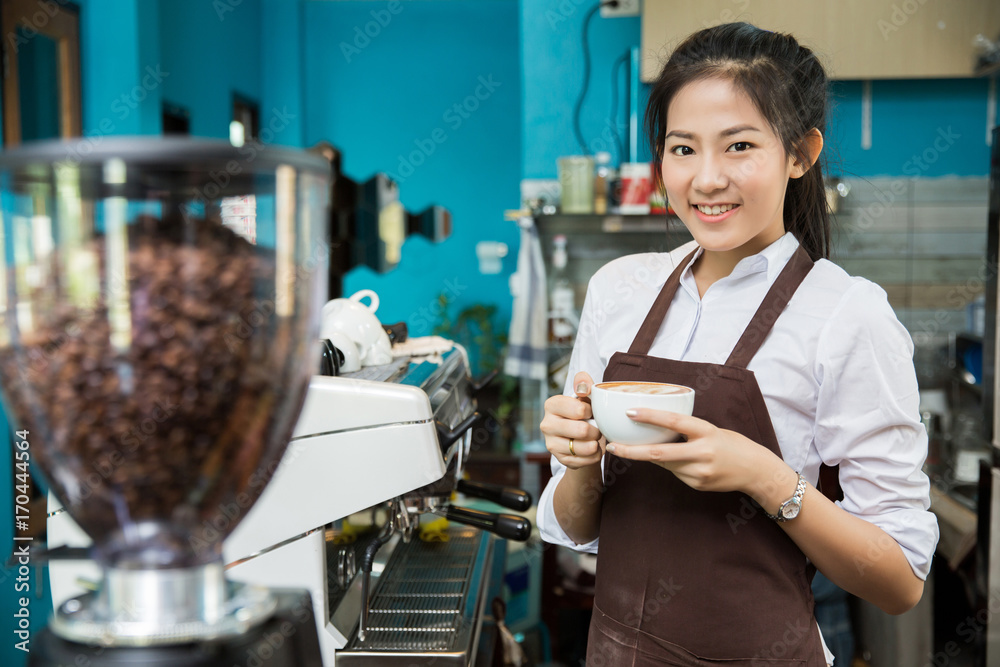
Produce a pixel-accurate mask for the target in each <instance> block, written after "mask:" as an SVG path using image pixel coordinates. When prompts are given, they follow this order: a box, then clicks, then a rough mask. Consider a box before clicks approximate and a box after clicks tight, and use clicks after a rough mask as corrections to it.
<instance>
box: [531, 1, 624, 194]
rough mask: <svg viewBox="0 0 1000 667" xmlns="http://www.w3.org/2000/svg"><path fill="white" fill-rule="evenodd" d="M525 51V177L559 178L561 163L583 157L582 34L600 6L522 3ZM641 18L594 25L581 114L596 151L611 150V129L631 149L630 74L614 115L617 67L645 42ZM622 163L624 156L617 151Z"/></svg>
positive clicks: (585, 135) (621, 80) (599, 21)
mask: <svg viewBox="0 0 1000 667" xmlns="http://www.w3.org/2000/svg"><path fill="white" fill-rule="evenodd" d="M518 4H519V5H520V19H521V20H520V33H521V41H520V51H521V61H522V62H523V63H525V67H524V68H523V72H522V75H523V81H522V86H523V91H524V92H523V95H524V104H523V109H524V113H523V116H522V122H523V126H522V129H521V132H522V140H521V152H522V173H523V175H524V178H555V175H556V158H558V157H559V156H561V155H579V154H580V152H581V149H580V144H579V142H578V141H577V139H576V137H575V134H574V132H573V107H574V105H575V103H576V98H577V96H578V95H579V92H580V88H581V86H582V84H583V65H584V59H583V48H582V46H581V44H582V42H581V35H582V30H583V25H584V18H585V17H586V15H587V13H588V11H589V10H590V9H591V8H592V7H593V6H594V5H596V4H597V3H596V2H595V1H591V0H581V1H579V2H575V1H574V2H570V1H568V0H520V2H519V3H518ZM639 30H640V24H639V18H638V17H629V18H615V19H603V18H601V17H600V15H599V14H598V15H595V16H594V17H593V18H592V19H591V20H590V34H589V38H588V40H587V41H588V43H589V44H590V53H591V75H590V89H589V91H588V94H587V98H586V100H585V102H584V105H583V107H582V111H581V114H580V129H581V133H582V134H583V138H584V141H585V142H586V143H587V146H588V149H589V150H590V151H597V150H602V149H605V147H606V146H608V145H610V142H609V136H610V135H609V132H614V131H615V130H617V131H619V132H620V134H621V137H622V140H623V141H624V142H625V149H626V150H628V132H627V129H626V127H623V125H624V124H625V123H626V122H627V116H626V115H625V113H626V112H625V109H627V107H628V99H627V98H624V99H623V95H624V92H625V88H624V77H625V73H627V72H628V68H627V67H626V68H625V69H624V72H621V73H620V76H619V78H618V81H619V88H620V91H621V94H620V95H619V100H618V105H617V106H618V113H617V114H615V115H614V116H613V117H612V115H611V81H612V72H611V67H612V63H613V62H614V60H615V59H616V58H617V57H618V56H620V55H622V54H624V53H627V52H628V51H629V50H630V49H631V48H632V47H633V46H635V45H637V44H638V43H639ZM612 155H613V156H615V157H614V160H615V162H618V159H617V154H616V153H615V151H614V150H612Z"/></svg>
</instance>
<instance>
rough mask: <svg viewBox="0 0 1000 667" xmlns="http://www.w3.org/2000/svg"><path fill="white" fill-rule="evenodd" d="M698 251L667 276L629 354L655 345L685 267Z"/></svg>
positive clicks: (647, 351)
mask: <svg viewBox="0 0 1000 667" xmlns="http://www.w3.org/2000/svg"><path fill="white" fill-rule="evenodd" d="M697 252H698V248H695V249H694V250H692V251H691V252H690V253H689V254H688V256H687V257H685V258H684V259H683V260H681V262H680V263H679V264H678V265H677V267H676V268H674V270H673V273H671V274H670V277H669V278H667V282H666V283H664V285H663V289H661V290H660V293H659V294H657V295H656V301H654V302H653V307H652V308H650V309H649V312H648V313H646V319H645V320H643V322H642V326H641V327H639V333H637V334H636V335H635V339H633V340H632V345H631V346H630V347H629V348H628V353H629V354H649V348H651V347H653V339H655V338H656V333H657V332H658V331H659V330H660V325H662V324H663V318H664V317H666V316H667V309H668V308H669V307H670V302H671V301H673V300H674V294H676V293H677V287H678V286H679V285H680V284H681V273H683V272H684V267H686V266H687V265H688V264H690V263H691V260H692V259H694V256H695V253H697Z"/></svg>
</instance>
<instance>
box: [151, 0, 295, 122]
mask: <svg viewBox="0 0 1000 667" xmlns="http://www.w3.org/2000/svg"><path fill="white" fill-rule="evenodd" d="M288 4H294V3H288ZM159 34H160V59H161V62H162V65H163V70H164V71H166V72H169V76H167V77H166V78H165V79H164V81H163V92H162V96H163V99H164V100H167V101H169V102H171V103H173V104H179V105H180V106H182V107H184V108H186V109H187V110H188V111H190V112H191V134H192V135H195V136H200V137H218V138H224V139H228V138H229V122H230V121H231V120H232V119H233V93H239V94H240V95H242V96H244V97H247V98H249V99H251V100H253V101H256V102H257V103H258V104H260V95H261V70H260V62H261V3H260V1H259V0H243V1H242V2H239V3H228V2H225V1H223V2H222V3H221V4H220V3H212V2H205V0H160V3H159ZM284 48H285V49H286V50H289V51H294V50H295V47H294V46H290V45H289V44H285V45H284ZM260 111H261V127H263V126H264V125H265V124H266V121H267V120H268V110H265V109H264V108H263V107H261V110H260Z"/></svg>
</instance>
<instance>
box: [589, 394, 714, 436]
mask: <svg viewBox="0 0 1000 667" xmlns="http://www.w3.org/2000/svg"><path fill="white" fill-rule="evenodd" d="M590 404H591V407H592V408H593V411H594V420H595V421H596V422H597V428H598V429H599V430H600V431H601V433H602V434H603V435H604V437H605V438H607V439H608V442H614V443H619V444H623V445H653V444H657V443H661V442H673V441H674V440H676V439H677V438H678V434H677V432H676V431H674V430H672V429H669V428H665V427H663V426H656V425H654V424H643V423H640V422H636V421H633V420H632V419H631V418H629V416H628V415H626V414H625V412H626V411H627V410H631V409H633V408H650V409H652V410H666V411H669V412H677V413H680V414H684V415H690V414H691V413H692V411H693V410H694V389H691V388H690V387H685V386H683V385H679V384H669V383H665V382H627V381H623V382H601V383H598V384H596V385H594V387H593V389H592V390H591V392H590Z"/></svg>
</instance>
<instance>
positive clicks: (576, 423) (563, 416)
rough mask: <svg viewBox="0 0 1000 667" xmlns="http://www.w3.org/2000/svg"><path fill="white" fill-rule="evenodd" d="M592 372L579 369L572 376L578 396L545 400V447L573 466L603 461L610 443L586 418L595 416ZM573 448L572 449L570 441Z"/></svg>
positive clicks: (584, 465) (568, 466)
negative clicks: (591, 399)
mask: <svg viewBox="0 0 1000 667" xmlns="http://www.w3.org/2000/svg"><path fill="white" fill-rule="evenodd" d="M593 385H594V381H593V379H591V377H590V375H588V374H587V373H584V372H582V371H581V372H579V373H577V374H576V376H575V377H574V378H573V387H574V388H575V390H576V396H575V397H573V396H552V397H550V398H549V399H548V400H547V401H545V417H544V418H543V419H542V426H541V429H542V433H544V434H545V448H546V449H548V450H549V452H550V453H551V454H552V455H553V456H555V457H556V459H557V460H558V461H559V462H560V463H562V464H563V465H564V466H566V467H567V468H569V469H571V470H576V469H578V468H584V467H586V466H590V465H594V464H596V463H600V461H601V456H603V455H604V447H605V445H606V444H607V443H606V441H605V440H604V437H603V436H602V435H601V432H600V431H598V430H597V427H595V426H593V425H592V424H590V423H589V422H588V421H587V420H588V419H591V418H592V417H593V416H594V413H593V412H592V411H591V409H590V388H591V387H592V386H593ZM571 441H572V443H573V452H574V454H571V453H570V442H571Z"/></svg>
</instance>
